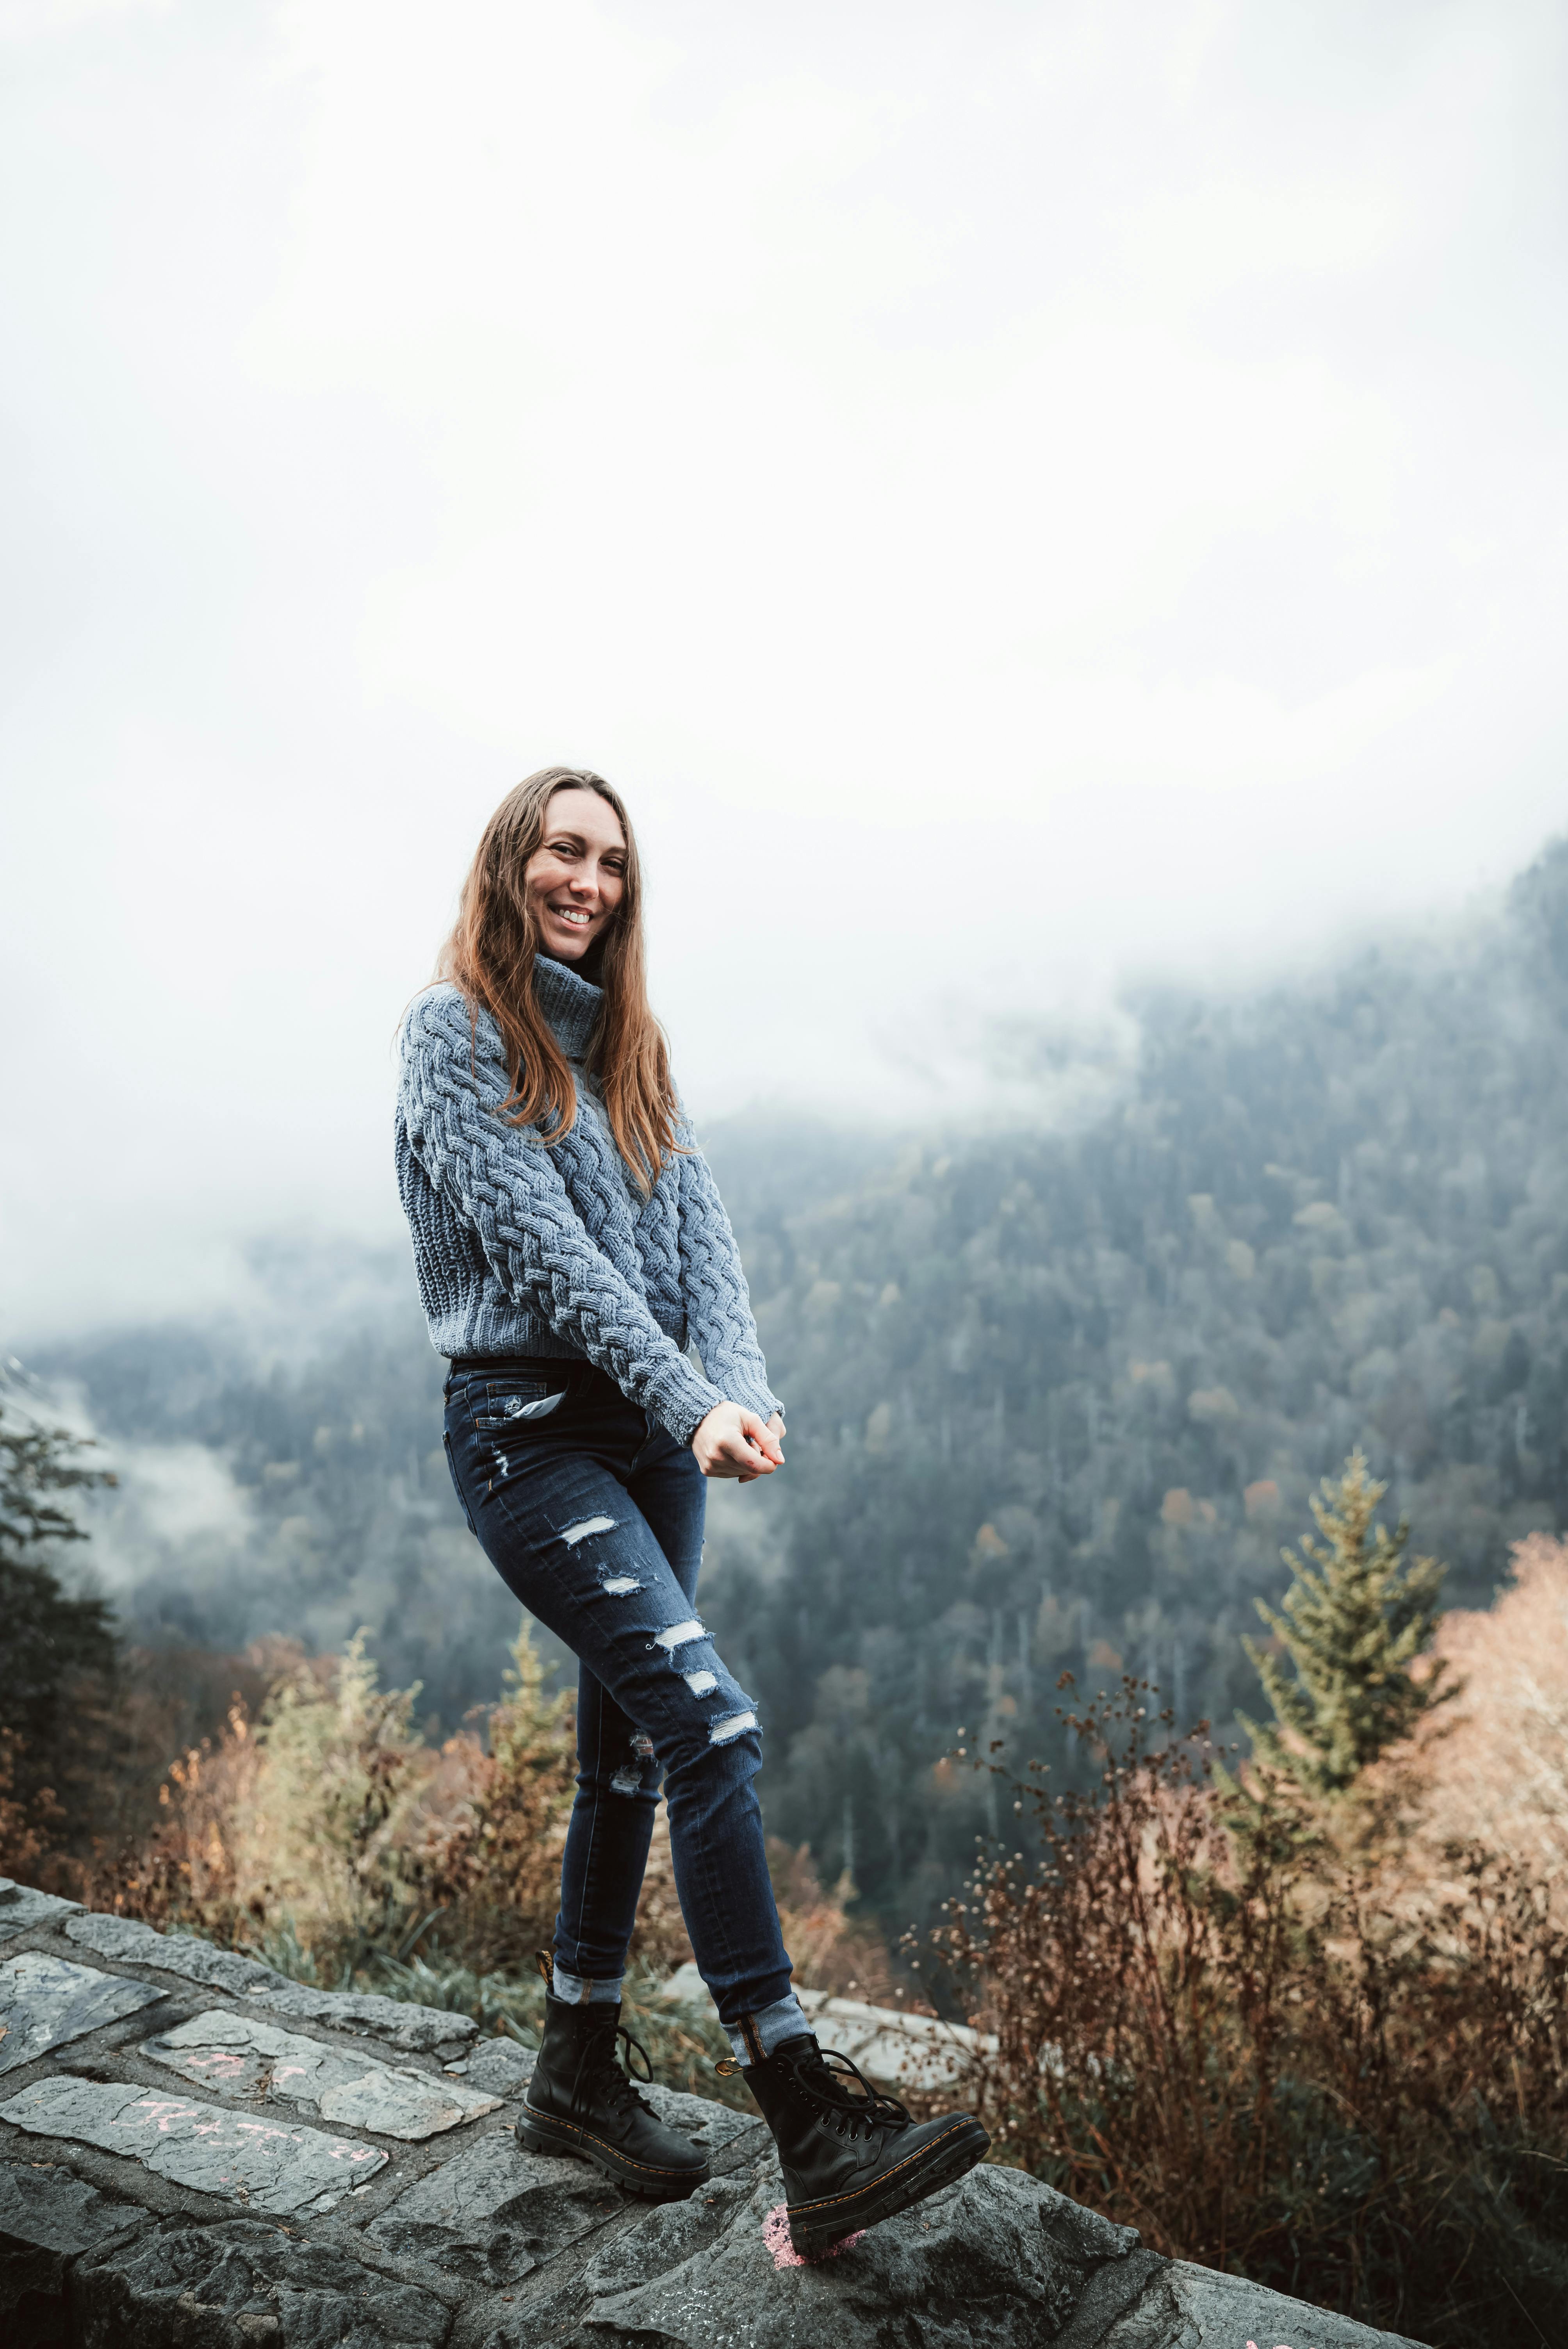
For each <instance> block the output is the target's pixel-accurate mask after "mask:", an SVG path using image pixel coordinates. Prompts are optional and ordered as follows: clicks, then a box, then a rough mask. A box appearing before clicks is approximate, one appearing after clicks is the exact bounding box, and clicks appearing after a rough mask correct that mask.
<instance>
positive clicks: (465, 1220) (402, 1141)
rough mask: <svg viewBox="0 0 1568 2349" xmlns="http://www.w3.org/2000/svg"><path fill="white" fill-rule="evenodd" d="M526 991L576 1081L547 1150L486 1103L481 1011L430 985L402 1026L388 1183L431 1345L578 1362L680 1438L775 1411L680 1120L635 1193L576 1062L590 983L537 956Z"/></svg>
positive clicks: (489, 1038) (497, 1059)
mask: <svg viewBox="0 0 1568 2349" xmlns="http://www.w3.org/2000/svg"><path fill="white" fill-rule="evenodd" d="M533 988H534V995H535V999H536V1000H537V1001H538V1003H539V1006H540V1009H542V1012H543V1013H544V1016H545V1018H546V1019H548V1020H549V1022H550V1024H551V1027H552V1029H553V1030H554V1031H555V1035H556V1038H557V1040H558V1041H559V1042H560V1045H561V1049H562V1051H563V1052H564V1053H565V1055H566V1058H567V1060H568V1061H570V1062H571V1064H572V1073H573V1077H574V1078H575V1079H576V1082H577V1122H576V1123H575V1124H574V1125H573V1129H572V1131H571V1133H569V1134H567V1135H566V1136H565V1138H564V1139H563V1140H562V1141H561V1142H558V1143H556V1144H555V1146H554V1147H553V1148H552V1149H548V1150H547V1149H546V1148H545V1146H544V1144H543V1143H542V1142H541V1140H540V1138H539V1133H538V1131H537V1129H536V1128H535V1127H533V1126H531V1125H521V1126H519V1125H510V1124H508V1123H506V1121H505V1120H504V1119H503V1118H501V1117H500V1116H499V1115H498V1113H497V1112H498V1111H499V1109H500V1103H501V1102H503V1101H504V1100H505V1098H506V1094H507V1092H508V1080H507V1067H506V1056H505V1053H504V1051H503V1050H502V1046H501V1040H500V1030H499V1029H498V1028H497V1027H496V1024H495V1022H494V1020H493V1019H490V1015H489V1014H488V1013H487V1012H483V1011H481V1012H480V1018H479V1030H478V1033H477V1035H476V1034H475V1032H474V1030H473V1027H472V1024H471V1021H470V1019H469V1007H468V1004H467V1002H466V1000H465V999H464V998H463V997H462V996H461V995H460V994H459V991H458V989H457V988H455V987H449V986H444V985H443V986H439V987H432V988H427V990H426V992H425V993H424V994H423V995H421V996H419V997H418V999H416V1001H415V1003H414V1005H413V1007H412V1009H410V1010H409V1013H408V1016H407V1019H405V1021H404V1023H403V1033H402V1039H401V1062H402V1068H401V1075H400V1079H399V1082H398V1088H397V1187H398V1190H399V1192H400V1193H401V1195H402V1199H403V1210H404V1213H405V1214H406V1215H407V1218H408V1227H409V1229H410V1231H411V1232H412V1234H413V1238H414V1264H415V1268H416V1270H417V1272H418V1278H419V1295H420V1299H421V1301H422V1302H423V1305H424V1308H425V1318H426V1320H427V1321H428V1324H429V1330H430V1340H431V1343H432V1344H433V1345H434V1346H435V1348H436V1350H437V1352H438V1353H441V1354H447V1355H453V1354H480V1355H484V1354H491V1355H503V1354H552V1355H558V1356H565V1357H568V1358H577V1359H581V1358H583V1357H584V1356H585V1357H586V1358H587V1360H588V1361H591V1362H596V1363H597V1364H598V1365H599V1366H600V1368H601V1369H602V1370H604V1371H608V1372H609V1374H610V1376H611V1377H612V1378H613V1379H614V1381H615V1383H616V1384H617V1386H619V1387H620V1388H621V1390H622V1392H624V1393H625V1394H626V1395H628V1396H630V1398H631V1400H632V1401H633V1402H635V1403H638V1404H640V1405H642V1407H643V1408H644V1409H645V1410H646V1411H650V1412H652V1413H653V1414H654V1416H655V1419H657V1420H658V1421H659V1423H660V1424H661V1425H662V1426H664V1427H666V1428H667V1429H668V1430H669V1432H670V1433H671V1434H672V1435H674V1436H675V1437H676V1439H677V1441H678V1442H680V1443H682V1444H686V1443H688V1442H689V1441H690V1439H691V1436H692V1434H693V1432H694V1431H695V1429H696V1426H697V1424H698V1423H699V1421H701V1420H703V1419H706V1418H707V1414H708V1413H709V1412H710V1411H711V1410H712V1409H713V1407H714V1405H715V1404H716V1403H718V1402H739V1403H744V1404H746V1406H747V1407H748V1409H749V1410H751V1411H755V1412H758V1413H760V1414H761V1416H762V1417H763V1418H764V1419H767V1418H768V1417H769V1415H770V1414H771V1413H773V1412H775V1411H779V1410H780V1409H781V1408H782V1406H781V1404H780V1403H779V1399H778V1397H777V1396H776V1395H775V1394H774V1393H773V1392H772V1390H771V1388H770V1387H769V1384H768V1371H767V1368H766V1365H765V1364H764V1362H763V1360H762V1349H761V1347H760V1346H759V1345H758V1340H757V1324H756V1322H755V1321H754V1320H753V1319H752V1314H751V1300H750V1299H749V1297H748V1294H747V1288H746V1276H745V1274H744V1273H743V1272H742V1271H741V1268H740V1252H739V1250H738V1247H736V1245H735V1234H734V1233H733V1231H732V1230H731V1229H730V1226H729V1218H728V1216H727V1215H726V1214H725V1212H724V1203H723V1201H722V1200H721V1199H720V1197H719V1195H718V1190H717V1185H716V1184H715V1182H714V1179H713V1174H712V1172H711V1170H710V1168H709V1166H708V1164H707V1160H706V1159H705V1158H704V1157H703V1155H702V1154H701V1152H700V1151H699V1150H697V1149H696V1146H695V1143H694V1142H693V1139H692V1134H691V1132H690V1129H689V1127H687V1126H686V1123H685V1122H684V1120H683V1121H682V1123H681V1125H680V1128H679V1133H678V1139H679V1140H680V1142H681V1144H682V1146H683V1151H684V1153H685V1154H684V1155H682V1156H680V1157H676V1158H666V1160H665V1164H664V1166H663V1168H662V1170H661V1171H660V1174H659V1179H658V1181H657V1182H656V1183H655V1185H654V1188H653V1192H652V1195H650V1196H649V1197H647V1198H645V1197H644V1196H643V1195H642V1193H641V1192H640V1191H639V1190H638V1188H637V1186H636V1185H635V1184H634V1183H633V1182H632V1181H631V1180H630V1179H629V1177H628V1174H627V1171H626V1167H625V1164H624V1161H623V1160H622V1157H621V1154H620V1153H619V1151H618V1150H617V1149H616V1148H615V1144H614V1139H613V1137H612V1135H611V1133H610V1129H609V1126H608V1124H607V1123H606V1122H605V1118H604V1114H603V1109H602V1108H601V1106H600V1104H599V1101H598V1098H597V1094H596V1092H595V1088H594V1081H593V1078H592V1077H591V1076H590V1075H589V1074H588V1072H587V1071H586V1070H585V1068H584V1067H583V1054H584V1052H585V1051H586V1050H587V1049H588V1044H589V1041H590V1039H591V1038H592V1036H593V1027H594V1023H595V1021H596V1020H597V1019H598V1017H599V1009H600V1006H601V1004H602V1003H603V996H602V994H601V992H600V990H599V988H596V987H593V986H590V984H589V982H588V981H587V980H586V979H584V978H579V977H578V975H577V973H576V972H575V971H573V970H569V969H568V968H566V966H565V965H564V964H563V963H557V962H552V961H549V960H546V959H544V958H543V957H542V958H541V959H540V960H539V961H538V962H536V963H535V965H534V970H533ZM693 1342H695V1344H696V1350H697V1352H698V1354H699V1355H700V1356H701V1358H702V1371H698V1370H696V1368H695V1366H694V1365H693V1363H692V1361H691V1360H690V1359H689V1357H688V1355H687V1353H686V1347H687V1345H688V1343H693ZM705 1372H706V1376H705V1375H704V1373H705Z"/></svg>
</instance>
